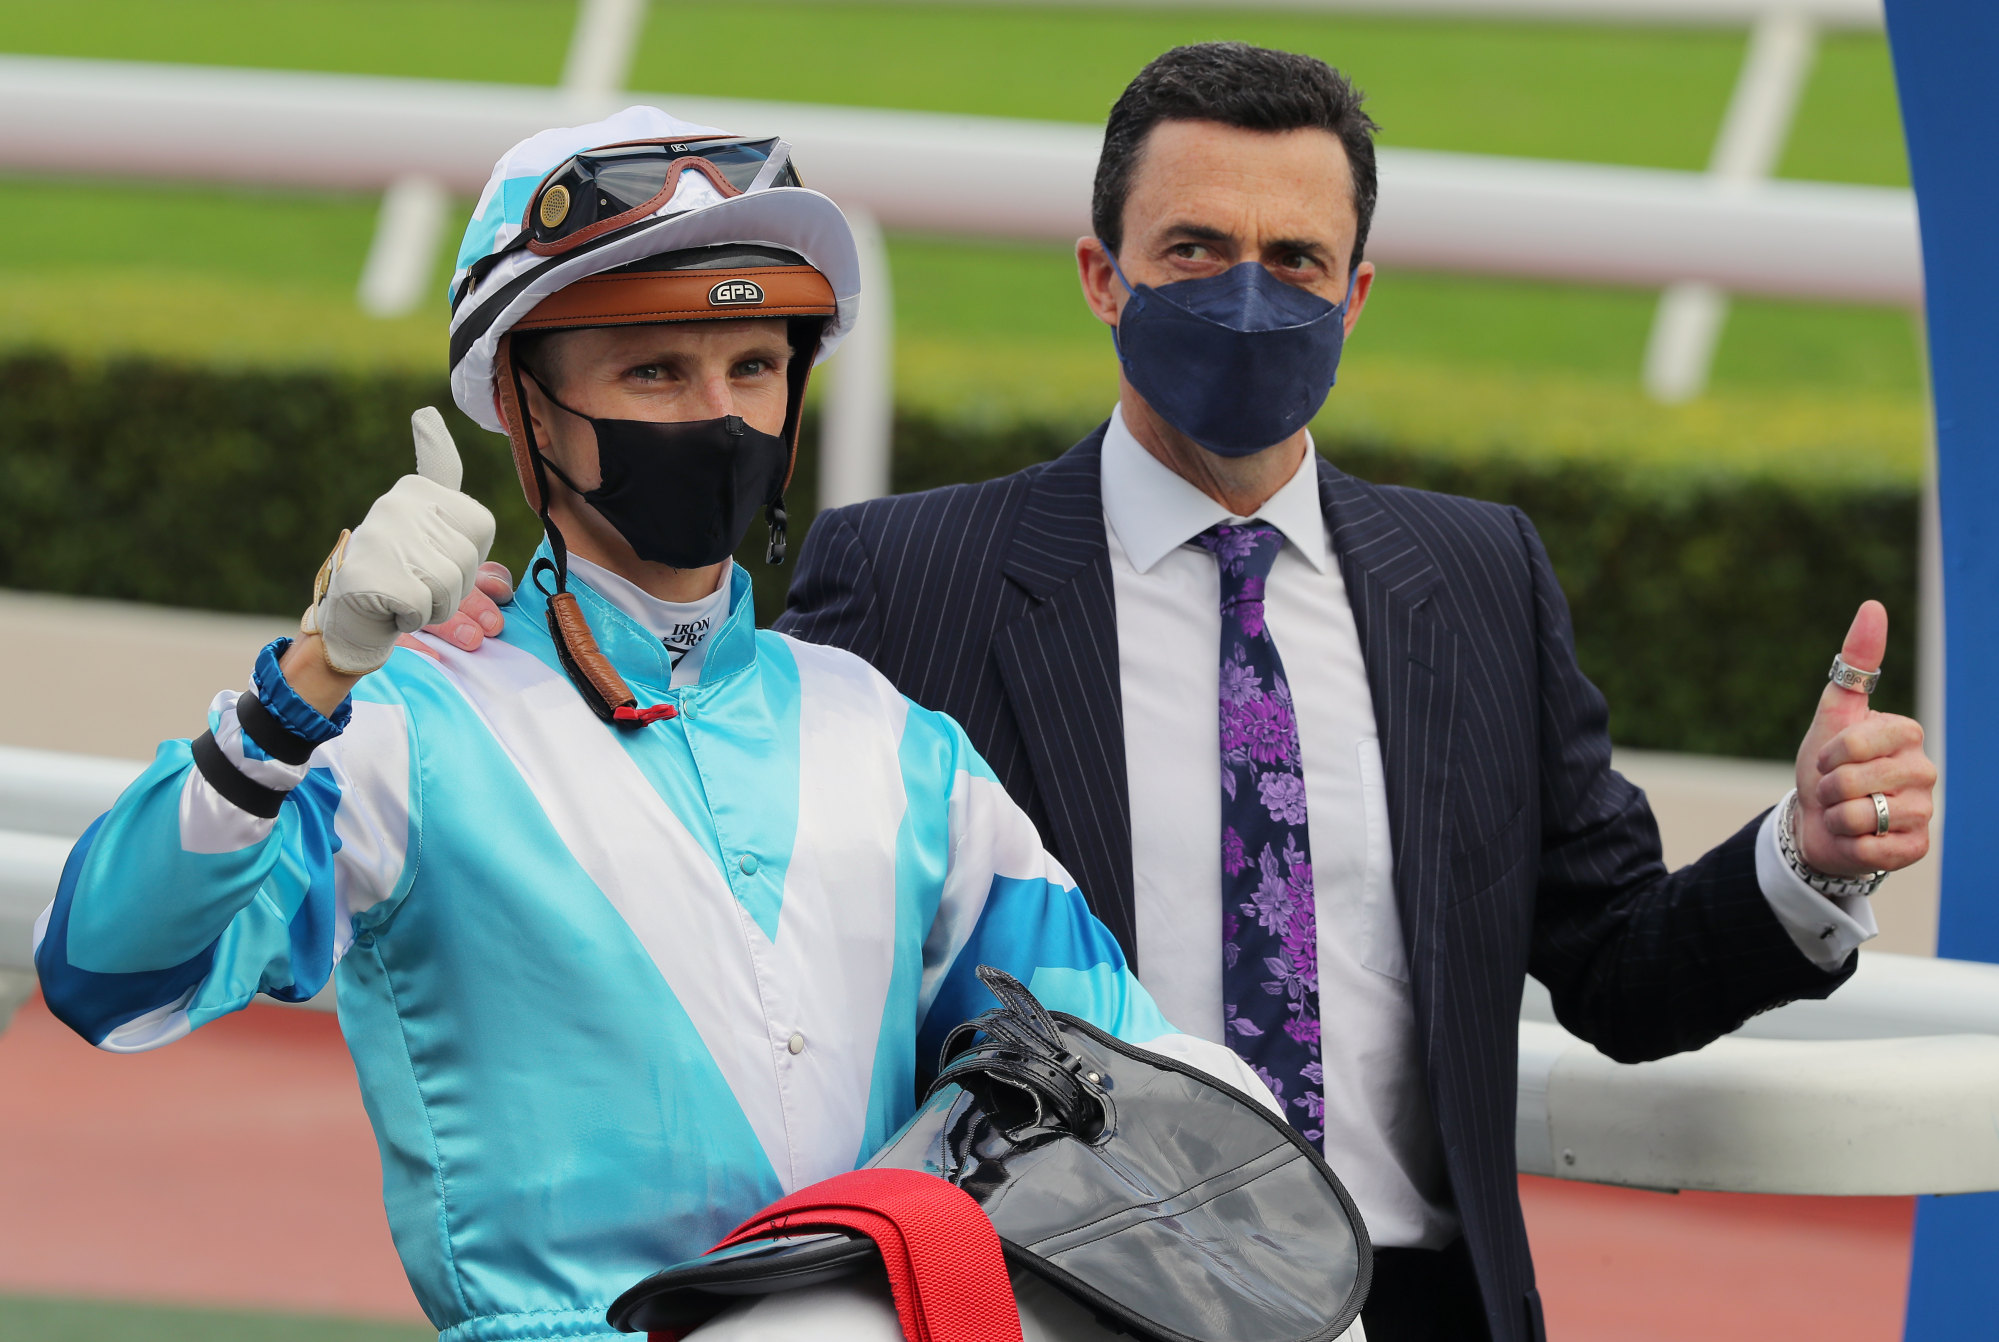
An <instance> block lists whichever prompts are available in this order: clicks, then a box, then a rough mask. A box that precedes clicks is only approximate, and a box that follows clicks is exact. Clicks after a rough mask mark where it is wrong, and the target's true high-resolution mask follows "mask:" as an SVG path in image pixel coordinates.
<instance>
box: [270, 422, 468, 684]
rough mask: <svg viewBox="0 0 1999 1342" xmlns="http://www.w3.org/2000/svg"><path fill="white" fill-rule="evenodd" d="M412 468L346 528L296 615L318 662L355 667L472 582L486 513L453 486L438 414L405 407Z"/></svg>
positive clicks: (458, 468)
mask: <svg viewBox="0 0 1999 1342" xmlns="http://www.w3.org/2000/svg"><path fill="white" fill-rule="evenodd" d="M410 428H411V430H412V431H413V433H414V434H415V438H416V467H417V473H416V474H415V475H406V476H404V477H403V478H402V479H400V480H398V481H396V483H395V486H394V487H393V488H391V489H390V490H389V492H388V493H386V494H384V495H382V496H381V497H380V498H378V499H376V500H375V503H374V506H373V507H371V508H370V509H368V516H367V517H366V519H364V520H363V521H362V523H361V525H360V526H359V527H357V528H355V531H354V534H353V536H352V537H351V538H349V539H348V540H347V542H346V545H345V554H344V555H342V554H341V552H340V551H338V550H336V551H335V560H334V561H332V562H334V563H336V564H337V567H335V568H334V570H333V572H332V574H331V576H330V577H329V579H328V581H327V584H326V590H325V594H324V597H323V599H321V600H320V601H319V602H318V603H317V604H316V605H315V606H314V607H313V608H312V609H311V610H309V611H307V612H306V618H305V620H304V621H303V622H302V623H301V628H303V629H304V630H305V631H306V632H308V633H318V634H319V635H320V636H321V637H322V638H323V639H324V640H325V645H326V663H327V665H328V666H330V667H332V668H333V669H334V670H335V671H338V672H340V673H342V674H343V675H350V676H360V675H366V674H367V673H368V672H370V671H373V670H376V669H377V668H379V667H380V666H381V665H382V663H384V662H386V661H388V659H389V651H390V649H392V648H393V647H394V646H395V641H396V635H397V634H406V633H410V632H412V631H414V630H417V629H421V628H422V627H423V626H424V625H427V624H435V623H437V622H438V621H440V620H443V619H445V618H447V617H448V616H449V615H450V614H451V612H452V611H454V610H456V609H457V608H458V603H459V602H461V601H463V600H464V599H465V597H466V595H467V594H468V593H470V592H471V590H472V583H473V580H474V579H475V578H477V577H478V572H479V564H480V561H482V560H483V559H485V557H486V552H487V551H488V550H490V549H492V548H493V515H492V514H491V513H489V512H487V511H486V509H485V508H484V507H482V506H481V505H480V504H479V502H478V501H477V500H476V499H473V498H470V497H468V496H467V495H464V494H461V493H459V492H458V486H459V485H460V484H461V483H462V482H463V480H464V467H463V465H462V464H461V463H460V461H459V459H458V448H457V446H456V445H455V444H454V443H453V442H452V441H451V433H450V431H449V430H448V429H446V428H445V426H444V417H443V416H442V415H440V414H438V413H437V411H436V410H435V409H434V408H433V407H430V406H425V407H424V408H423V409H421V410H419V411H417V412H416V413H415V414H414V415H412V416H410Z"/></svg>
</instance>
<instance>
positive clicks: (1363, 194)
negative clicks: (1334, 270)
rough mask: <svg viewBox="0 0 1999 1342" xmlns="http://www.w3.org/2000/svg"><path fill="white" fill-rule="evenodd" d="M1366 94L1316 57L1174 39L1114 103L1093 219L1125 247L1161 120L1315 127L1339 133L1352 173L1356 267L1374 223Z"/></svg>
mask: <svg viewBox="0 0 1999 1342" xmlns="http://www.w3.org/2000/svg"><path fill="white" fill-rule="evenodd" d="M1362 97H1363V95H1362V94H1361V92H1360V90H1359V89H1357V88H1355V87H1354V86H1353V85H1352V84H1351V83H1350V82H1348V80H1347V77H1346V76H1345V75H1343V74H1341V73H1340V72H1339V71H1338V70H1335V69H1334V68H1333V67H1332V66H1330V65H1328V64H1326V63H1325V62H1324V61H1322V60H1319V59H1318V58H1317V57H1315V56H1299V55H1296V54H1294V53H1292V52H1289V51H1272V50H1270V49H1269V48H1268V47H1253V46H1251V45H1249V44H1248V43H1247V42H1201V43H1197V44H1196V45H1194V46H1189V47H1175V48H1173V50H1171V51H1169V52H1167V53H1166V54H1165V55H1163V56H1160V57H1159V58H1157V59H1156V60H1154V61H1153V62H1152V63H1151V64H1150V65H1148V66H1146V67H1145V68H1144V69H1143V70H1140V71H1139V72H1138V78H1136V79H1134V80H1132V81H1131V83H1130V84H1128V85H1126V86H1125V90H1124V92H1123V93H1121V94H1119V95H1118V100H1117V103H1116V104H1115V105H1114V106H1113V107H1112V108H1111V115H1110V121H1109V122H1108V123H1106V125H1105V126H1104V152H1103V154H1102V156H1101V157H1099V158H1098V159H1097V182H1096V187H1095V189H1094V190H1093V191H1092V193H1091V196H1090V226H1091V227H1092V228H1094V229H1095V230H1096V232H1097V237H1098V238H1099V239H1101V240H1102V242H1103V244H1104V246H1106V247H1108V248H1110V249H1111V250H1112V251H1113V252H1115V251H1117V250H1118V249H1119V248H1120V247H1122V246H1123V245H1124V205H1125V201H1126V200H1127V199H1128V198H1129V197H1130V195H1131V179H1132V175H1133V173H1135V172H1136V171H1137V169H1138V162H1139V157H1140V154H1141V153H1142V151H1143V150H1144V148H1145V137H1146V136H1147V135H1149V134H1151V132H1152V128H1153V127H1154V126H1157V125H1158V124H1159V123H1160V122H1162V121H1219V122H1220V123H1221V124H1223V125H1224V126H1236V127H1240V128H1241V129H1243V130H1268V131H1285V130H1302V129H1305V128H1307V127H1316V128H1318V129H1319V130H1324V131H1330V132H1332V134H1333V135H1335V136H1337V137H1338V139H1339V142H1340V144H1341V145H1342V146H1343V147H1344V148H1345V149H1346V151H1347V166H1348V167H1349V168H1350V169H1351V170H1352V173H1353V209H1354V216H1355V218H1356V219H1358V220H1359V223H1360V231H1359V232H1357V233H1356V234H1354V242H1353V255H1352V256H1351V257H1350V258H1349V259H1348V264H1349V265H1359V264H1360V258H1361V253H1362V252H1363V251H1365V250H1366V248H1367V230H1368V225H1369V224H1371V223H1372V222H1373V221H1374V199H1375V189H1376V188H1375V170H1374V132H1375V131H1376V130H1378V129H1380V128H1379V127H1378V126H1376V125H1375V124H1374V120H1373V118H1371V117H1369V116H1368V114H1367V113H1366V112H1364V111H1362V110H1361V102H1362Z"/></svg>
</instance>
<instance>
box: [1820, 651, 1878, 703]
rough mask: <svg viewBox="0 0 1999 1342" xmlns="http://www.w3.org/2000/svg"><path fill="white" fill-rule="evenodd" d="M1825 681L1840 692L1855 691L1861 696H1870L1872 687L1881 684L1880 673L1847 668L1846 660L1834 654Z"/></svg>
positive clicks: (1872, 691)
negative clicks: (1830, 668)
mask: <svg viewBox="0 0 1999 1342" xmlns="http://www.w3.org/2000/svg"><path fill="white" fill-rule="evenodd" d="M1826 679H1827V680H1829V681H1831V682H1832V683H1833V684H1835V685H1837V686H1839V687H1840V688H1841V689H1842V690H1857V691H1858V692H1860V693H1861V694H1872V693H1874V687H1875V686H1877V685H1879V684H1880V683H1881V673H1880V672H1879V671H1862V670H1861V669H1860V668H1858V667H1853V666H1848V665H1847V664H1846V658H1844V657H1842V656H1840V655H1839V654H1838V653H1834V654H1833V658H1832V670H1831V671H1829V672H1827V673H1826Z"/></svg>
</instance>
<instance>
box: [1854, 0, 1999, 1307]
mask: <svg viewBox="0 0 1999 1342" xmlns="http://www.w3.org/2000/svg"><path fill="white" fill-rule="evenodd" d="M1887 5H1888V41H1889V46H1890V48H1891V50H1892V51H1893V53H1894V60H1895V83H1896V87H1897V89H1898V91H1899V92H1900V95H1901V102H1902V123H1903V128H1904V130H1905V132H1906V133H1907V135H1908V141H1909V169H1910V174H1911V176H1912V178H1913V180H1914V182H1915V188H1916V204H1917V208H1918V210H1919V211H1920V212H1921V214H1922V232H1923V268H1924V274H1925V285H1924V287H1925V291H1926V295H1927V309H1928V313H1927V316H1928V324H1929V347H1930V348H1929V352H1930V368H1931V385H1932V387H1933V389H1934V392H1935V396H1936V419H1937V483H1938V488H1939V491H1940V497H1941V500H1942V504H1943V512H1942V520H1943V567H1944V631H1945V648H1946V651H1945V658H1944V677H1945V709H1944V722H1945V724H1946V726H1947V729H1948V732H1949V748H1948V754H1947V758H1946V760H1945V766H1946V767H1947V768H1948V769H1949V771H1950V780H1949V787H1950V795H1949V799H1948V801H1949V822H1950V830H1949V834H1948V836H1947V840H1948V841H1947V842H1945V844H1944V846H1943V908H1942V916H1941V920H1940V923H1939V928H1938V937H1937V953H1938V954H1939V955H1948V956H1953V957H1956V958H1958V959H1964V960H1987V961H1999V674H1996V673H1995V668H1999V0H1887ZM1862 954H1865V952H1864V951H1863V952H1862ZM1995 1336H1999V1193H1980V1194H1974V1195H1970V1196H1963V1197H1951V1198H1922V1199H1920V1200H1919V1201H1918V1203H1917V1208H1916V1246H1915V1262H1914V1270H1913V1272H1912V1274H1911V1277H1910V1282H1909V1313H1908V1327H1907V1332H1906V1337H1907V1338H1908V1339H1909V1342H1960V1340H1963V1342H1969V1339H1973V1338H1978V1339H1990V1338H1993V1337H1995Z"/></svg>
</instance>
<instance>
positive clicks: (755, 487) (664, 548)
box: [535, 384, 791, 568]
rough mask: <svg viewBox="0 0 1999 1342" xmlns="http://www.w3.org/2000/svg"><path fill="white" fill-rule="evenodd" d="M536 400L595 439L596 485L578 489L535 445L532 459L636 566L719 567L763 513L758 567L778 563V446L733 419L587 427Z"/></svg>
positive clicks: (781, 470) (778, 441)
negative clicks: (593, 515) (628, 551)
mask: <svg viewBox="0 0 1999 1342" xmlns="http://www.w3.org/2000/svg"><path fill="white" fill-rule="evenodd" d="M537 385H538V384H537ZM542 394H543V395H544V396H548V399H549V400H550V401H551V402H553V403H554V404H556V405H558V406H561V408H562V409H564V410H568V411H569V413H570V414H572V415H575V416H576V417H577V418H578V419H580V420H583V421H585V422H586V423H588V424H589V425H590V427H591V429H592V430H593V431H595V433H596V435H597V469H598V471H599V472H600V474H601V476H602V483H601V484H599V485H598V486H597V488H595V489H577V488H576V485H575V483H574V482H573V481H571V480H570V478H569V477H568V476H567V475H565V474H564V473H563V471H562V468H561V467H559V466H557V465H556V464H555V463H554V462H553V461H550V460H549V459H548V458H547V457H546V456H545V455H543V454H542V453H541V451H540V447H539V445H537V446H536V449H535V454H536V456H538V457H540V458H541V464H543V465H545V466H547V467H548V469H549V470H550V471H552V472H554V473H555V476H556V478H558V479H559V480H561V481H562V483H563V484H565V485H568V486H569V487H570V489H572V490H575V492H576V493H577V494H579V495H581V496H582V497H583V498H584V499H585V500H587V501H588V502H589V504H590V506H591V507H593V508H595V509H596V510H597V511H598V512H599V513H601V514H603V517H604V520H605V521H606V522H609V523H610V524H611V525H612V526H613V527H614V528H616V530H617V532H618V534H619V535H620V536H623V537H624V538H625V542H626V544H628V545H630V546H631V547H632V550H633V552H634V553H636V554H637V555H638V557H639V558H640V559H643V560H645V561H646V562H647V563H651V564H666V565H668V566H670V567H672V568H706V567H707V566H708V565H710V564H719V563H721V562H722V561H723V560H725V559H727V558H728V557H729V556H730V555H732V554H734V553H735V551H736V547H737V546H738V545H741V544H742V543H743V537H744V536H745V535H747V534H748V532H749V529H750V523H751V522H752V521H754V520H755V518H756V513H757V509H758V508H763V509H764V510H765V516H766V517H767V518H768V519H769V522H770V549H769V551H768V553H767V555H766V558H767V560H768V561H769V562H770V563H773V564H782V563H783V562H784V551H785V513H784V477H785V472H786V470H787V469H788V468H789V467H790V465H791V449H790V447H789V446H788V445H787V444H786V443H785V441H784V439H782V438H779V437H777V436H775V435H774V434H768V433H764V432H762V431H761V430H758V429H753V428H751V427H750V426H749V425H748V424H745V423H744V422H743V420H742V418H741V417H740V416H737V415H724V416H723V417H722V418H720V419H702V420H693V421H691V422H684V423H679V424H655V423H653V422H652V421H650V420H643V419H596V418H593V417H592V416H589V415H586V414H583V413H581V412H580V411H577V410H571V409H570V408H569V407H568V406H566V405H563V404H562V402H560V401H557V400H556V399H555V397H553V396H549V395H548V389H547V388H546V387H543V388H542Z"/></svg>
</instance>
